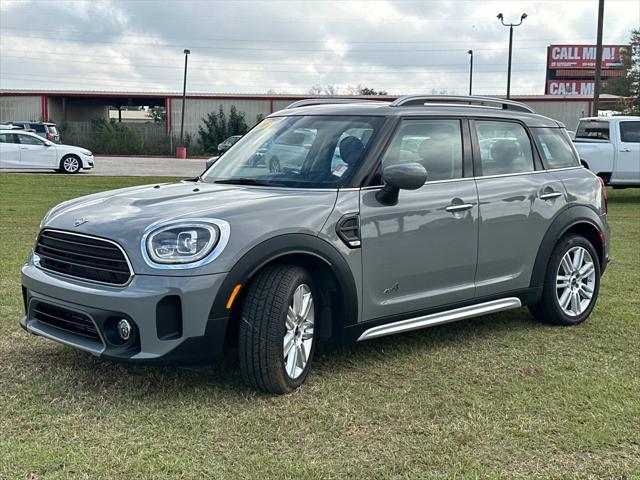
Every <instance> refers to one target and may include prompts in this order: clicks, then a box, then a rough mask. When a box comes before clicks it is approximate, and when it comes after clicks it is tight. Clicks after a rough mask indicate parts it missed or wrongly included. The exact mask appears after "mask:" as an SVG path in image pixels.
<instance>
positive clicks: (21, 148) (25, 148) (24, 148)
mask: <svg viewBox="0 0 640 480" xmlns="http://www.w3.org/2000/svg"><path fill="white" fill-rule="evenodd" d="M20 150H29V149H28V148H27V147H20Z"/></svg>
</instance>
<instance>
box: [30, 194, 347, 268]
mask: <svg viewBox="0 0 640 480" xmlns="http://www.w3.org/2000/svg"><path fill="white" fill-rule="evenodd" d="M336 197H337V192H336V191H334V190H308V189H288V188H268V187H255V186H240V185H227V184H224V185H223V184H210V183H202V182H190V181H183V182H180V183H174V184H157V185H146V186H140V187H131V188H125V189H121V190H112V191H108V192H102V193H97V194H93V195H88V196H85V197H80V198H77V199H74V200H70V201H68V202H64V203H62V204H60V205H58V206H57V207H55V208H54V209H52V210H51V211H50V212H49V213H48V214H47V216H46V217H45V219H44V220H43V222H42V227H43V228H52V229H58V230H67V231H72V232H77V233H83V234H87V235H94V236H98V237H104V238H107V239H110V240H113V241H116V242H118V243H119V244H120V245H121V246H122V247H123V248H124V249H125V251H126V252H127V254H128V255H129V258H130V260H131V263H132V265H133V268H134V271H135V272H136V273H148V274H170V275H193V274H196V273H197V274H205V273H219V272H226V271H228V270H229V269H230V268H231V266H233V264H234V263H235V262H236V261H237V260H238V258H239V257H241V256H242V255H243V254H244V253H246V252H247V251H248V250H250V249H251V248H252V247H253V246H255V245H257V244H258V243H261V242H262V241H264V240H267V239H268V238H271V237H273V236H277V235H282V234H286V233H306V234H310V235H317V234H318V232H319V231H320V229H321V228H322V226H323V225H324V223H325V221H326V219H327V218H328V216H329V214H330V213H331V211H332V209H333V206H334V205H335V201H336ZM189 218H207V219H220V220H224V221H226V222H228V223H229V225H230V230H231V235H230V238H229V242H228V244H227V246H226V248H225V250H224V251H223V252H222V254H221V255H220V257H218V258H217V259H216V260H215V261H214V262H213V263H212V264H210V265H208V266H204V267H200V268H199V269H198V270H199V271H198V272H194V271H193V270H191V269H189V270H161V271H160V272H159V271H158V269H155V268H153V267H151V266H149V265H147V264H146V262H145V261H144V259H143V257H142V252H141V240H142V236H143V234H144V233H145V231H146V230H147V229H148V228H149V227H150V226H152V225H155V224H157V223H160V222H167V221H172V220H184V219H189ZM194 270H195V269H194ZM202 270H203V271H202Z"/></svg>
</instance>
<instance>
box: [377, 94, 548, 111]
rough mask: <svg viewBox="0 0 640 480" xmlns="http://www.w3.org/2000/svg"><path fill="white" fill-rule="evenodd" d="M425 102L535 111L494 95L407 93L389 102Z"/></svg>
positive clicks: (407, 104) (403, 104)
mask: <svg viewBox="0 0 640 480" xmlns="http://www.w3.org/2000/svg"><path fill="white" fill-rule="evenodd" d="M427 104H432V105H447V106H474V107H485V108H497V109H501V110H515V111H519V112H527V113H536V112H535V110H534V109H533V108H531V107H530V106H529V105H526V104H524V103H520V102H514V101H512V100H503V99H502V98H495V97H479V96H465V95H407V96H404V97H400V98H398V99H396V100H395V101H393V102H392V103H391V105H390V106H391V107H422V106H426V105H427Z"/></svg>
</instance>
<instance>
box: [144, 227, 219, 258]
mask: <svg viewBox="0 0 640 480" xmlns="http://www.w3.org/2000/svg"><path fill="white" fill-rule="evenodd" d="M219 238H220V230H219V228H218V227H217V226H216V225H209V224H204V223H180V224H174V225H170V226H166V227H162V228H159V229H158V230H155V231H153V232H152V233H151V234H149V236H148V237H147V252H148V253H149V257H150V258H151V260H152V261H154V262H156V263H192V262H197V261H198V260H201V259H203V258H204V257H206V256H207V255H208V254H209V253H210V252H211V250H213V247H215V245H216V243H217V242H218V239H219Z"/></svg>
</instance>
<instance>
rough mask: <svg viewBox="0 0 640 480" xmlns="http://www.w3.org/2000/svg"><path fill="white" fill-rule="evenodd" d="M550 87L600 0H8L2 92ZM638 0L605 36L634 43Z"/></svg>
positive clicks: (0, 20)
mask: <svg viewBox="0 0 640 480" xmlns="http://www.w3.org/2000/svg"><path fill="white" fill-rule="evenodd" d="M499 12H502V13H503V14H504V16H505V20H506V21H514V22H517V21H518V20H519V18H520V15H521V14H522V13H524V12H526V13H527V15H528V18H527V19H526V20H525V21H524V23H523V25H522V26H520V27H518V28H516V29H515V35H514V59H513V79H512V93H514V94H541V93H544V80H545V60H546V46H547V45H549V44H550V43H578V44H580V43H594V42H595V37H596V20H597V0H585V1H577V0H575V1H559V0H555V1H531V2H529V1H514V0H509V1H482V0H478V1H452V0H450V1H402V0H388V1H387V0H371V1H353V2H352V1H343V0H288V1H287V0H270V1H254V0H229V1H227V0H224V1H214V0H73V1H65V0H0V88H3V89H16V88H17V89H42V90H79V89H89V90H118V91H125V90H126V91H180V90H181V89H182V72H183V62H184V56H183V54H182V51H183V50H184V49H185V48H189V49H190V50H191V56H190V57H189V79H188V87H187V88H188V91H190V92H216V93H267V92H277V93H307V92H308V91H309V88H310V87H311V86H312V85H317V84H321V85H333V86H335V87H336V88H337V90H338V93H350V89H351V88H353V87H354V86H356V85H366V86H368V87H373V88H376V89H384V90H387V91H388V92H389V93H393V94H400V93H432V92H444V91H446V92H447V93H460V94H462V93H466V91H467V88H468V68H469V67H468V66H469V55H468V54H467V50H469V49H473V51H474V65H475V68H474V93H475V94H487V95H492V94H494V95H495V94H502V93H504V90H505V85H506V64H507V47H508V36H509V30H508V28H505V27H503V26H502V25H501V24H500V22H499V20H497V19H496V15H497V14H498V13H499ZM639 19H640V2H637V1H635V0H618V1H614V0H606V6H605V25H604V41H605V43H609V44H618V43H628V40H629V32H630V30H631V29H632V28H634V27H637V25H638V24H639V23H640V21H639Z"/></svg>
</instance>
